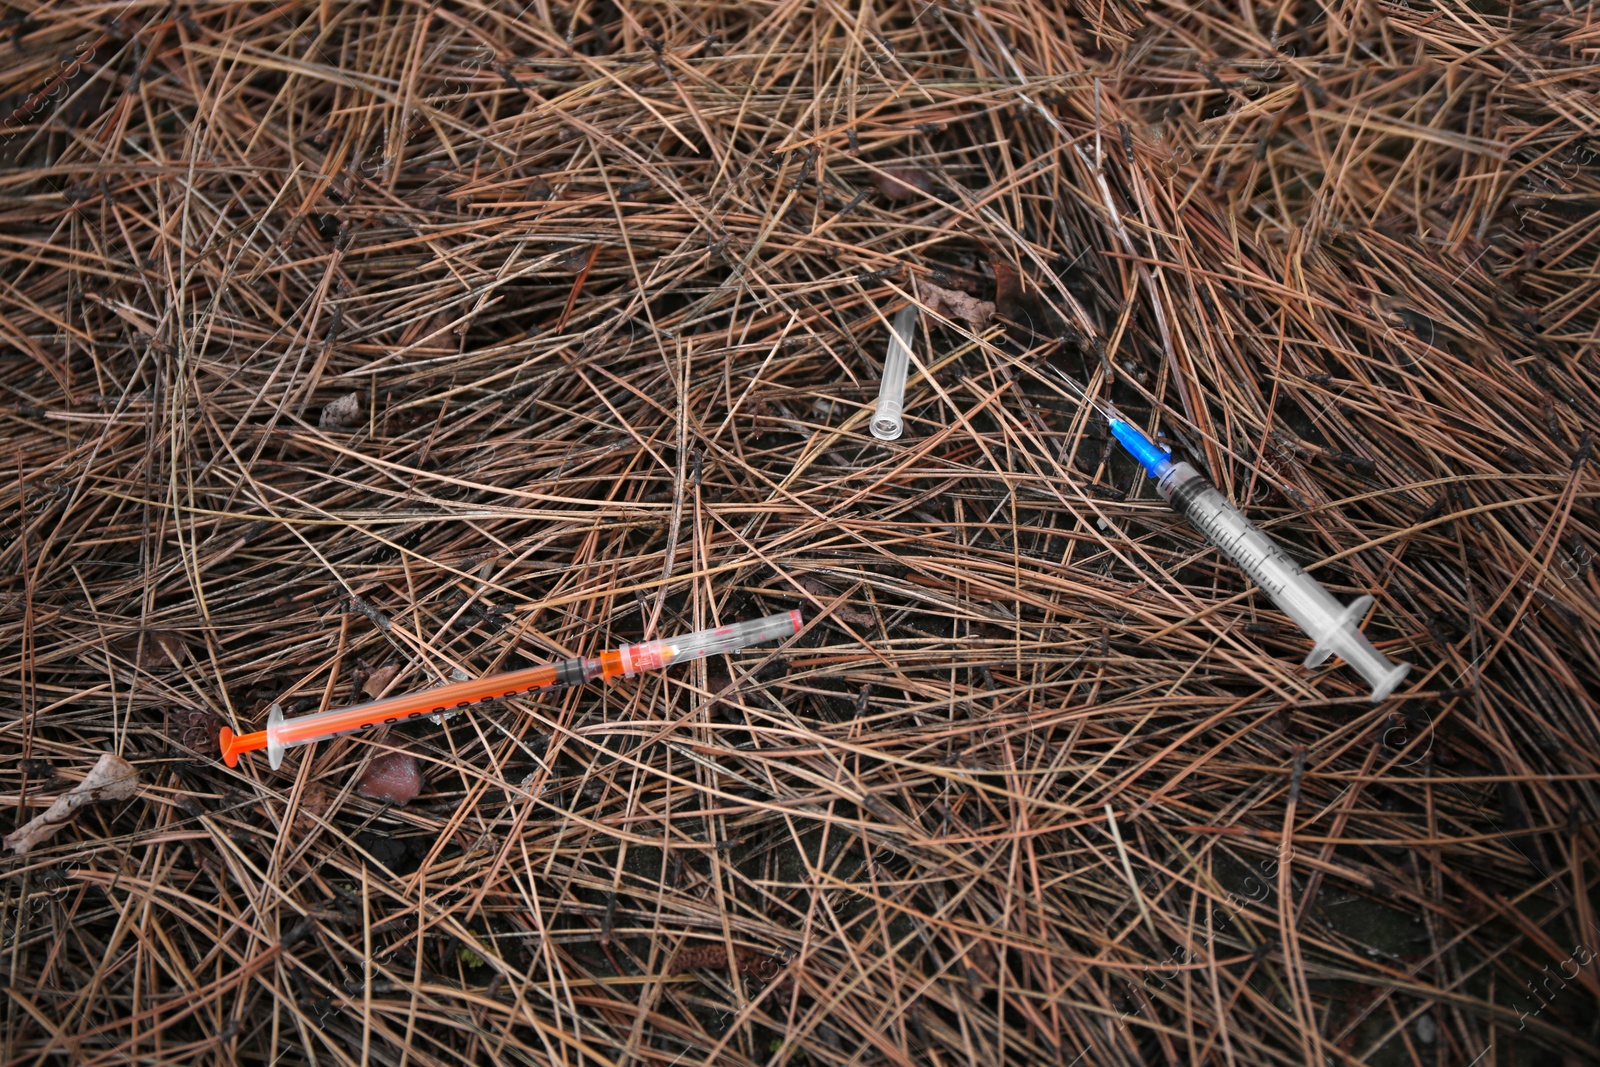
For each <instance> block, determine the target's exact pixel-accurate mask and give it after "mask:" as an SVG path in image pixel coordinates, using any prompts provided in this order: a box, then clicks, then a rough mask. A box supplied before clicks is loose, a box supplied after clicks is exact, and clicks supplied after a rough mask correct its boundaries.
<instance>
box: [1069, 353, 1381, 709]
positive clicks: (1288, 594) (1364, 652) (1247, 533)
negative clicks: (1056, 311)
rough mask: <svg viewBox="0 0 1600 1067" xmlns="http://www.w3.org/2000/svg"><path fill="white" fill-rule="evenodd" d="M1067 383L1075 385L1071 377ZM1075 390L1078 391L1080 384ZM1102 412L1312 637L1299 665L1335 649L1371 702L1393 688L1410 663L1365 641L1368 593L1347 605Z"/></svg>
mask: <svg viewBox="0 0 1600 1067" xmlns="http://www.w3.org/2000/svg"><path fill="white" fill-rule="evenodd" d="M1052 369H1053V368H1052ZM1063 377H1065V375H1063ZM1068 381H1069V382H1070V381H1071V379H1068ZM1072 384H1073V385H1074V386H1075V387H1076V386H1077V383H1076V382H1073V383H1072ZM1077 391H1078V395H1079V396H1084V394H1083V392H1082V390H1081V389H1079V390H1077ZM1084 398H1085V399H1087V397H1084ZM1105 414H1106V417H1107V418H1108V419H1109V420H1110V422H1111V434H1112V436H1113V437H1115V438H1116V439H1117V441H1118V442H1119V443H1120V444H1121V445H1122V447H1123V448H1125V449H1127V450H1128V454H1129V455H1131V456H1132V457H1133V458H1134V459H1136V460H1138V461H1139V465H1140V466H1142V467H1143V468H1144V469H1145V470H1146V471H1148V472H1149V474H1150V477H1152V478H1154V479H1156V491H1157V492H1159V493H1160V494H1161V498H1162V499H1163V500H1165V501H1166V502H1167V503H1168V504H1171V505H1172V508H1173V510H1174V511H1176V512H1177V513H1178V514H1180V515H1182V516H1183V517H1184V518H1185V519H1188V520H1189V523H1190V524H1191V525H1192V526H1194V528H1195V529H1197V530H1199V531H1200V532H1201V533H1203V534H1205V536H1206V538H1207V539H1208V540H1209V541H1210V542H1211V543H1212V544H1213V545H1216V546H1217V548H1218V549H1219V550H1220V551H1221V552H1222V554H1223V555H1225V556H1227V557H1228V558H1229V559H1231V560H1233V562H1234V563H1236V564H1238V566H1239V569H1240V570H1242V571H1244V572H1245V574H1247V575H1249V576H1250V578H1251V580H1252V581H1254V582H1255V583H1256V584H1257V585H1259V586H1260V587H1261V591H1262V592H1264V593H1266V594H1267V596H1269V597H1271V598H1272V602H1273V603H1274V604H1276V605H1277V606H1278V608H1279V609H1280V610H1281V611H1282V612H1283V613H1284V614H1285V615H1287V616H1289V617H1290V618H1291V619H1293V620H1294V621H1295V622H1296V623H1297V624H1298V625H1299V627H1300V629H1302V630H1304V631H1305V632H1306V634H1307V635H1308V636H1309V637H1310V638H1311V640H1312V641H1313V642H1315V644H1314V645H1313V647H1312V649H1311V654H1310V655H1309V656H1307V657H1306V666H1307V667H1315V666H1317V665H1318V664H1320V663H1322V661H1323V660H1325V659H1327V658H1328V657H1329V656H1330V655H1333V656H1338V657H1339V658H1340V659H1342V660H1344V661H1345V662H1346V663H1348V664H1349V665H1350V666H1352V667H1354V668H1355V669H1356V670H1357V671H1359V672H1360V673H1361V676H1362V677H1363V678H1365V679H1366V680H1367V684H1369V685H1371V686H1372V702H1373V703H1374V704H1376V703H1377V702H1378V701H1380V700H1382V699H1384V698H1385V697H1387V696H1388V695H1389V694H1390V693H1392V692H1394V688H1395V686H1397V685H1399V684H1400V682H1401V680H1402V679H1403V678H1405V676H1406V672H1407V671H1409V670H1410V669H1411V664H1409V663H1391V662H1390V661H1389V660H1388V659H1386V658H1385V657H1384V655H1383V653H1381V652H1379V651H1378V650H1377V649H1375V648H1373V647H1372V642H1371V641H1368V640H1367V635H1366V634H1364V633H1362V632H1361V630H1360V628H1359V627H1358V626H1357V623H1359V622H1360V621H1361V617H1362V616H1363V615H1365V614H1366V613H1367V609H1368V608H1370V607H1371V606H1372V598H1371V597H1370V596H1361V597H1357V598H1356V599H1355V601H1354V602H1353V603H1351V604H1349V605H1348V606H1346V605H1342V604H1340V603H1339V602H1338V601H1337V600H1335V599H1334V598H1333V594H1331V593H1329V592H1328V591H1327V590H1326V589H1324V588H1323V587H1322V583H1321V582H1318V581H1317V580H1316V579H1315V578H1313V577H1311V575H1309V574H1307V573H1306V572H1305V571H1304V570H1303V569H1302V568H1301V566H1300V564H1298V563H1296V562H1295V561H1294V559H1293V558H1292V557H1290V555H1289V553H1287V552H1285V551H1284V550H1283V549H1282V548H1280V547H1279V546H1278V544H1277V543H1276V542H1274V541H1273V540H1272V538H1270V537H1268V536H1267V535H1266V534H1264V533H1262V532H1261V530H1260V529H1259V528H1257V527H1256V525H1255V524H1254V523H1252V522H1251V521H1250V520H1249V519H1247V518H1245V517H1244V515H1242V514H1241V513H1240V511H1239V509H1238V508H1236V507H1234V506H1233V505H1232V504H1230V503H1228V500H1227V498H1226V497H1224V496H1223V495H1222V493H1221V492H1219V491H1218V490H1217V487H1216V486H1214V485H1212V484H1211V483H1210V482H1208V481H1206V479H1205V478H1204V477H1203V476H1202V475H1201V474H1200V472H1199V471H1197V470H1195V469H1194V467H1192V466H1190V465H1189V464H1187V463H1184V462H1182V461H1179V462H1177V463H1174V462H1173V461H1172V457H1171V456H1170V455H1168V454H1167V452H1166V450H1165V449H1162V448H1159V447H1157V446H1156V444H1155V442H1154V441H1151V440H1150V438H1148V437H1146V436H1145V435H1144V434H1143V433H1141V432H1140V431H1139V428H1138V427H1137V426H1135V425H1133V424H1132V423H1131V422H1129V421H1128V420H1127V419H1124V418H1122V416H1120V415H1118V414H1117V413H1116V412H1115V411H1114V410H1111V409H1107V410H1106V412H1105Z"/></svg>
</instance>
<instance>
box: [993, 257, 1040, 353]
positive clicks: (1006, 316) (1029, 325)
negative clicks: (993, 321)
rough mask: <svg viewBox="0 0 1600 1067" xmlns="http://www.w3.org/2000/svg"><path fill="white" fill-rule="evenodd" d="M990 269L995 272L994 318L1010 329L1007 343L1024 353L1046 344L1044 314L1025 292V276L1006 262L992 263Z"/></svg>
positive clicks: (995, 261)
mask: <svg viewBox="0 0 1600 1067" xmlns="http://www.w3.org/2000/svg"><path fill="white" fill-rule="evenodd" d="M989 265H990V266H991V267H992V268H994V306H995V314H996V315H998V316H999V317H1000V319H1001V321H1003V322H1005V323H1006V325H1007V326H1008V327H1011V328H1010V329H1008V330H1007V331H1006V336H1007V339H1008V340H1010V341H1011V342H1013V343H1014V344H1016V345H1017V347H1019V348H1024V349H1027V348H1032V347H1033V346H1034V345H1036V344H1038V343H1039V342H1041V341H1044V340H1047V339H1048V334H1047V332H1046V331H1047V326H1046V323H1045V319H1044V310H1043V309H1042V308H1040V307H1039V301H1038V299H1037V298H1035V297H1034V296H1033V294H1031V293H1028V292H1025V291H1024V290H1023V287H1022V275H1020V274H1018V273H1017V272H1016V271H1015V270H1013V269H1012V268H1011V265H1010V264H1008V263H1006V262H1004V261H1003V260H999V259H994V260H991V261H990V263H989Z"/></svg>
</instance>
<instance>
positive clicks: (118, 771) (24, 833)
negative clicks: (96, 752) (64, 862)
mask: <svg viewBox="0 0 1600 1067" xmlns="http://www.w3.org/2000/svg"><path fill="white" fill-rule="evenodd" d="M138 791H139V772H138V770H136V769H135V768H134V766H133V764H131V763H129V762H128V761H127V760H125V759H123V758H122V757H121V756H118V755H117V754H116V753H114V752H107V753H106V754H105V755H103V756H101V757H100V762H99V763H96V764H95V765H94V767H93V768H91V769H90V771H89V774H88V775H87V776H86V777H85V778H84V780H83V781H81V782H79V783H78V784H77V785H75V786H73V787H72V788H71V789H70V790H68V791H67V792H66V793H63V794H62V795H61V796H59V797H56V801H55V803H54V804H51V805H50V807H49V808H47V809H45V811H44V813H43V814H41V815H36V816H34V817H33V818H32V819H30V820H29V821H28V822H27V823H26V824H25V825H23V826H21V827H19V828H18V829H17V830H15V831H14V832H13V833H11V834H8V835H7V836H6V840H5V846H6V847H7V848H9V849H11V850H13V851H14V852H16V853H17V855H19V856H20V855H22V854H24V853H26V852H27V851H28V850H29V849H31V848H33V846H34V845H37V844H39V843H40V842H41V841H48V840H50V839H51V838H52V837H54V836H55V834H56V831H57V830H59V829H61V828H62V827H63V826H65V825H67V823H69V822H71V821H72V816H73V815H74V814H76V813H77V811H78V809H79V808H82V807H84V806H85V805H88V804H95V803H99V802H100V801H103V800H127V799H128V798H129V797H131V796H133V795H134V794H135V793H137V792H138Z"/></svg>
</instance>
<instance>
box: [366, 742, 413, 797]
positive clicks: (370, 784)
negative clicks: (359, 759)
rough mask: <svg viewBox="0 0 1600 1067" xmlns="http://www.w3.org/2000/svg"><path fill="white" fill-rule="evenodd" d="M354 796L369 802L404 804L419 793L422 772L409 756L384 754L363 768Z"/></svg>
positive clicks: (405, 753) (407, 753)
mask: <svg viewBox="0 0 1600 1067" xmlns="http://www.w3.org/2000/svg"><path fill="white" fill-rule="evenodd" d="M356 792H357V793H360V794H361V795H362V796H364V797H367V798H368V799H370V800H388V801H392V802H393V803H395V804H408V803H410V802H411V801H412V800H413V799H415V798H416V795H417V794H418V793H420V792H422V769H421V768H420V767H418V766H417V757H415V756H413V755H412V754H411V753H409V752H386V753H384V754H383V755H381V756H378V757H377V758H375V759H374V760H373V761H372V762H371V763H370V764H368V765H367V771H366V773H365V774H363V775H362V776H361V780H360V781H359V782H357V783H356Z"/></svg>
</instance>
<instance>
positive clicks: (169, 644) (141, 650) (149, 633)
mask: <svg viewBox="0 0 1600 1067" xmlns="http://www.w3.org/2000/svg"><path fill="white" fill-rule="evenodd" d="M141 638H142V639H143V643H142V644H141ZM187 646H188V642H187V641H185V640H184V637H183V635H182V634H180V633H177V632H176V631H173V630H146V631H144V633H142V634H137V633H134V634H124V635H123V636H121V637H119V638H117V639H116V640H114V641H112V642H111V651H112V652H113V653H115V654H116V655H118V656H121V657H122V658H123V659H133V660H134V662H135V663H137V664H138V665H139V666H140V667H144V668H146V669H149V668H152V667H165V666H167V665H168V664H169V663H170V664H171V665H172V666H174V667H176V666H177V665H178V664H180V663H182V662H183V650H184V648H186V647H187ZM135 657H138V658H137V659H135Z"/></svg>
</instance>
